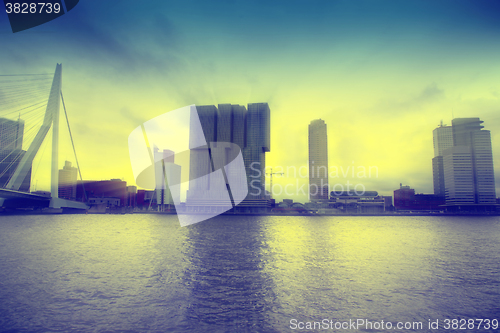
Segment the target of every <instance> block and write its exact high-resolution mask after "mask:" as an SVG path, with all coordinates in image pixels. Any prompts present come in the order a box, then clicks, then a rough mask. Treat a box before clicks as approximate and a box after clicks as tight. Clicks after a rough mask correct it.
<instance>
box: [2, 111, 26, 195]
mask: <svg viewBox="0 0 500 333" xmlns="http://www.w3.org/2000/svg"><path fill="white" fill-rule="evenodd" d="M23 137H24V121H23V120H21V119H18V120H10V119H6V118H0V187H5V186H7V183H8V182H9V180H10V179H11V178H12V176H13V175H14V172H15V171H16V169H17V166H18V165H19V162H20V161H21V159H22V158H23V156H24V154H25V153H26V151H24V150H22V148H23ZM30 185H31V168H30V169H29V170H28V173H27V174H26V177H25V178H24V180H23V182H22V184H21V186H20V187H19V190H20V191H24V192H27V191H29V189H30Z"/></svg>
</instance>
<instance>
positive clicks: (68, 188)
mask: <svg viewBox="0 0 500 333" xmlns="http://www.w3.org/2000/svg"><path fill="white" fill-rule="evenodd" d="M77 178H78V169H77V168H75V167H72V166H71V162H70V161H66V162H65V163H64V167H63V168H62V169H59V187H58V196H59V198H62V199H67V200H75V199H76V181H77Z"/></svg>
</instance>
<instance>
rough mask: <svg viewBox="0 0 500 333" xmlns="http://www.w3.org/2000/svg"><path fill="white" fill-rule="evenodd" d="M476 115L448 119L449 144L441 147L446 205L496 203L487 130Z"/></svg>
mask: <svg viewBox="0 0 500 333" xmlns="http://www.w3.org/2000/svg"><path fill="white" fill-rule="evenodd" d="M482 123H483V121H481V120H480V119H479V118H456V119H453V120H452V133H453V147H451V148H448V149H445V150H443V152H442V153H443V169H444V182H445V196H446V204H447V205H474V204H476V205H492V204H495V203H496V192H495V176H494V169H493V154H492V149H491V135H490V131H488V130H483V127H484V126H482V125H481V124H482Z"/></svg>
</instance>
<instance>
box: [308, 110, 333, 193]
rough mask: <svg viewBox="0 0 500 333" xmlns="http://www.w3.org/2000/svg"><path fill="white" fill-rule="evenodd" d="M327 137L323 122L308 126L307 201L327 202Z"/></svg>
mask: <svg viewBox="0 0 500 333" xmlns="http://www.w3.org/2000/svg"><path fill="white" fill-rule="evenodd" d="M328 194H329V191H328V136H327V130H326V124H325V121H324V120H321V119H316V120H313V121H311V123H310V124H309V200H310V201H311V202H315V201H327V200H328Z"/></svg>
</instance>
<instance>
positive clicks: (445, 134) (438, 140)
mask: <svg viewBox="0 0 500 333" xmlns="http://www.w3.org/2000/svg"><path fill="white" fill-rule="evenodd" d="M432 136H433V143H434V158H433V159H432V176H433V177H432V178H433V183H434V194H435V195H439V196H442V197H444V196H445V187H444V164H443V151H444V150H445V149H448V148H451V147H453V131H452V127H451V126H446V125H443V124H442V123H441V125H440V126H439V127H438V128H436V129H435V130H434V131H433V132H432Z"/></svg>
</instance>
